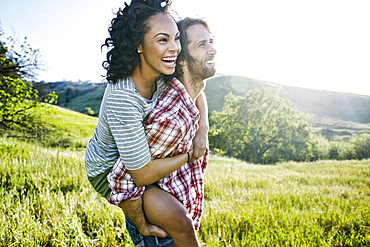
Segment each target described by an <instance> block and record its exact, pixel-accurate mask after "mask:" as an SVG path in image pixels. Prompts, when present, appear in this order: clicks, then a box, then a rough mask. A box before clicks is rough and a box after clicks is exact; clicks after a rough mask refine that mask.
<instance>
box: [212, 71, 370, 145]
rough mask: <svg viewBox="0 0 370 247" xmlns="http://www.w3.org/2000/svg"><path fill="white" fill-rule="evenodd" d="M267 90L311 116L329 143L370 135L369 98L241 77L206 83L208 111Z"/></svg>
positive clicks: (213, 80)
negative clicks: (233, 96) (232, 96)
mask: <svg viewBox="0 0 370 247" xmlns="http://www.w3.org/2000/svg"><path fill="white" fill-rule="evenodd" d="M265 87H267V88H271V89H272V90H273V91H275V92H278V93H279V95H280V97H282V98H285V99H289V100H290V101H292V102H293V103H294V104H295V105H296V106H297V108H298V110H300V111H302V112H305V113H306V114H309V115H311V117H312V121H311V125H312V126H313V128H314V129H315V130H316V131H317V132H320V133H321V134H323V135H324V136H326V137H327V138H328V139H329V140H343V139H344V140H346V139H348V138H349V137H350V136H352V135H357V134H360V133H363V132H370V114H369V111H370V96H365V95H357V94H349V93H338V92H330V91H323V90H313V89H306V88H298V87H290V86H284V85H279V84H276V83H271V82H266V81H261V80H256V79H250V78H246V77H241V76H224V75H222V76H216V77H214V78H211V79H209V80H208V81H207V86H206V89H205V93H206V95H207V99H208V106H209V112H210V113H211V112H212V111H221V110H222V107H223V105H224V103H225V101H224V97H225V96H226V95H227V94H228V93H230V92H232V93H233V94H236V95H241V96H242V95H244V94H245V93H246V92H248V91H250V90H254V89H262V88H265Z"/></svg>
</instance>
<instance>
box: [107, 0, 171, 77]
mask: <svg viewBox="0 0 370 247" xmlns="http://www.w3.org/2000/svg"><path fill="white" fill-rule="evenodd" d="M170 5H171V0H132V1H131V4H130V5H128V4H127V3H126V2H125V7H124V8H123V9H122V8H120V9H119V11H118V12H117V15H116V17H115V18H114V19H113V20H112V22H111V26H110V27H109V29H108V31H109V35H110V37H109V38H107V39H106V40H105V44H104V45H102V47H104V46H106V47H108V48H110V50H109V51H108V53H107V60H106V61H104V62H103V67H104V69H106V70H107V75H106V79H107V81H108V82H109V83H115V82H117V80H119V79H122V78H127V77H129V76H131V75H132V74H133V72H134V70H135V68H136V67H137V66H138V65H139V63H140V56H139V54H138V51H137V47H138V46H139V45H142V46H144V35H145V34H146V33H147V32H148V31H149V26H148V20H149V18H150V17H151V16H154V15H156V14H158V13H169V11H170Z"/></svg>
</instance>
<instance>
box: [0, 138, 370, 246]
mask: <svg viewBox="0 0 370 247" xmlns="http://www.w3.org/2000/svg"><path fill="white" fill-rule="evenodd" d="M83 157H84V152H83V151H72V150H70V149H62V148H44V147H41V146H36V145H35V144H34V143H26V142H22V141H19V140H15V139H12V138H1V139H0V163H1V165H0V205H1V206H0V246H133V245H132V243H131V240H130V239H129V236H128V233H127V231H126V230H125V226H124V216H123V214H122V212H121V211H120V210H119V209H118V208H116V207H114V206H111V205H109V204H108V203H107V202H106V201H105V200H104V199H102V198H100V197H99V196H98V195H97V194H96V193H95V192H94V191H93V189H92V188H91V186H90V184H89V182H88V181H87V178H86V175H85V171H84V164H83ZM205 199H206V200H205V207H204V215H203V219H202V224H201V228H200V230H199V232H198V235H199V238H200V239H201V241H202V243H203V245H205V246H370V209H369V205H370V161H369V160H363V161H350V162H345V161H341V162H338V161H335V162H334V161H324V162H314V163H293V162H290V163H282V164H278V165H275V166H260V165H251V164H247V163H244V162H240V161H238V160H236V159H228V158H223V157H218V156H211V159H210V161H209V168H208V170H207V173H206V182H205Z"/></svg>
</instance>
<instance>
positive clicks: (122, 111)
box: [85, 77, 167, 177]
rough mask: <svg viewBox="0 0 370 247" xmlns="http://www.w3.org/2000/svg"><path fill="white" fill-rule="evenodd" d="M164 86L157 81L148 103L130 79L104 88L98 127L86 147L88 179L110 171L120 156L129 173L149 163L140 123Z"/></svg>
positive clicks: (147, 150) (146, 145) (149, 156)
mask: <svg viewBox="0 0 370 247" xmlns="http://www.w3.org/2000/svg"><path fill="white" fill-rule="evenodd" d="M166 85H167V83H165V82H164V80H163V79H162V78H161V79H157V90H156V91H155V93H154V94H153V97H152V99H151V100H148V99H146V98H144V97H142V96H141V95H140V94H139V92H138V91H137V89H136V86H135V84H134V83H133V81H132V79H131V77H129V78H126V79H122V80H119V81H118V82H116V83H115V84H112V83H109V84H108V85H107V88H106V89H105V93H104V97H103V100H102V103H101V106H100V112H99V121H98V124H97V125H96V128H95V131H94V135H93V137H92V138H91V139H90V141H89V142H88V144H87V146H86V152H85V169H86V172H87V176H88V177H95V176H97V175H99V174H101V173H103V172H105V171H106V170H108V169H111V168H112V167H113V166H114V164H115V162H116V160H117V158H118V157H119V156H120V157H121V159H122V162H123V163H124V164H125V166H126V168H127V169H128V170H136V169H139V168H141V167H143V166H144V165H146V164H147V163H148V162H149V161H150V159H151V155H150V152H149V146H148V142H147V139H146V136H145V132H144V127H143V123H144V119H145V117H146V116H147V115H148V114H149V112H151V111H152V109H153V108H154V106H155V104H156V101H157V98H158V96H159V95H160V93H161V92H162V91H163V90H164V89H165V88H166Z"/></svg>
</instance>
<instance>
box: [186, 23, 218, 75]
mask: <svg viewBox="0 0 370 247" xmlns="http://www.w3.org/2000/svg"><path fill="white" fill-rule="evenodd" d="M186 34H187V37H188V41H189V42H188V57H187V63H188V67H189V72H190V74H191V76H192V79H193V80H204V79H207V78H209V77H211V76H214V75H215V73H216V68H215V60H214V59H215V55H216V53H217V51H216V49H215V48H214V47H213V37H212V35H211V34H210V33H209V32H208V30H207V28H206V27H205V26H203V25H202V24H196V25H193V26H190V27H189V28H188V29H187V30H186Z"/></svg>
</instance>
